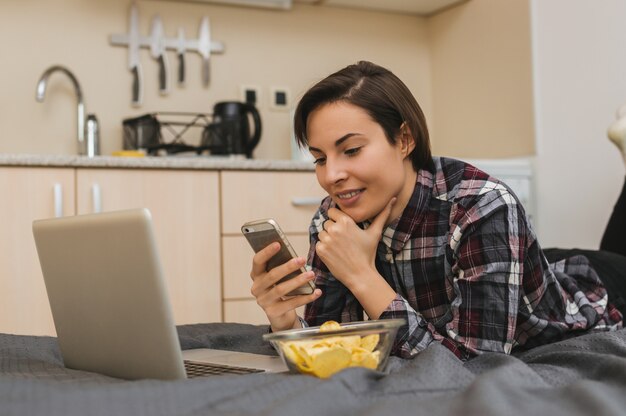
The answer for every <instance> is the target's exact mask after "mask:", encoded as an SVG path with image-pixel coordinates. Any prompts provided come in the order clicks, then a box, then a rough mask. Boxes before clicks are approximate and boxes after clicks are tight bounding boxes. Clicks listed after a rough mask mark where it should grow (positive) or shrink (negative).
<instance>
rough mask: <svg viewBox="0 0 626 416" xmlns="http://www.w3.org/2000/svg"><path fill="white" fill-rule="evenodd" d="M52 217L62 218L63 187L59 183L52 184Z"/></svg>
mask: <svg viewBox="0 0 626 416" xmlns="http://www.w3.org/2000/svg"><path fill="white" fill-rule="evenodd" d="M54 216H55V217H57V218H61V217H62V216H63V186H62V185H61V184H60V183H55V184H54Z"/></svg>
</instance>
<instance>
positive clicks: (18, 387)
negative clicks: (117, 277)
mask: <svg viewBox="0 0 626 416" xmlns="http://www.w3.org/2000/svg"><path fill="white" fill-rule="evenodd" d="M178 331H179V337H180V341H181V345H182V347H183V349H189V348H199V347H212V348H223V349H231V350H238V351H248V352H257V353H266V354H273V353H274V351H273V350H272V349H271V347H269V346H268V345H267V344H266V343H264V342H263V341H262V339H261V334H262V333H263V332H264V331H265V327H260V326H252V325H242V324H202V325H185V326H181V327H179V328H178ZM131 414H132V415H151V416H153V415H168V416H169V415H248V414H263V415H289V416H292V415H297V416H306V415H315V416H319V415H344V414H345V415H405V414H411V415H429V416H436V415H509V414H510V415H521V414H524V415H551V416H556V415H567V416H573V415H598V416H600V415H602V416H604V415H624V414H626V330H622V331H619V332H614V333H595V334H587V335H583V336H580V337H578V338H573V339H570V340H566V341H562V342H560V343H556V344H552V345H546V346H542V347H539V348H536V349H534V350H531V351H527V352H523V353H519V354H516V355H515V356H504V355H500V354H485V355H483V356H480V357H478V358H475V359H473V360H470V361H468V362H465V363H463V362H461V361H459V360H458V359H457V358H456V357H454V355H452V353H450V352H449V351H448V350H447V349H446V348H444V347H442V346H441V345H438V344H436V345H432V346H431V347H429V348H428V349H427V350H426V351H424V352H423V353H421V354H420V355H419V356H418V357H416V358H415V359H413V360H401V359H399V358H395V357H392V358H391V360H390V363H389V368H388V369H387V371H386V372H385V373H380V372H375V371H370V370H366V369H359V368H351V369H347V370H345V371H343V372H341V373H338V374H336V375H335V376H334V377H332V378H331V379H328V380H319V379H316V378H313V377H310V376H305V375H296V374H251V375H245V376H214V377H208V378H198V379H191V380H183V381H155V380H143V381H123V380H118V379H113V378H110V377H105V376H102V375H98V374H93V373H88V372H82V371H75V370H69V369H66V368H64V367H63V361H62V358H61V356H60V353H59V350H58V346H57V343H56V339H55V338H50V337H32V336H17V335H5V334H0V415H63V416H66V415H70V416H73V415H131Z"/></svg>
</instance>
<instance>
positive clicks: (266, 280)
mask: <svg viewBox="0 0 626 416" xmlns="http://www.w3.org/2000/svg"><path fill="white" fill-rule="evenodd" d="M259 253H260V252H259ZM305 263H306V260H305V259H304V258H302V257H296V258H293V259H291V260H289V261H288V262H286V263H283V264H281V265H280V266H276V267H274V268H273V269H272V270H270V271H268V272H266V273H263V274H261V275H257V276H252V275H251V276H252V280H253V283H252V289H251V293H252V295H253V296H254V297H258V296H259V295H260V294H262V293H263V292H265V291H267V290H268V289H270V288H271V287H272V286H274V285H275V284H276V283H278V282H279V281H280V280H281V279H282V278H284V277H285V276H287V275H289V274H291V273H293V272H297V271H299V270H300V269H301V268H302V267H303V266H304V264H305ZM290 280H293V279H290Z"/></svg>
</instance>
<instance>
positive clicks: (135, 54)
mask: <svg viewBox="0 0 626 416" xmlns="http://www.w3.org/2000/svg"><path fill="white" fill-rule="evenodd" d="M139 47H140V45H139V13H138V11H137V3H136V2H134V1H133V2H132V3H131V5H130V23H129V29H128V69H130V72H131V74H132V76H133V81H132V87H131V104H132V105H134V106H140V105H141V101H142V96H143V88H142V74H141V64H140V62H139Z"/></svg>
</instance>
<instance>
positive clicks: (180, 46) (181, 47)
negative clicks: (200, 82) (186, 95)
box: [176, 27, 186, 87]
mask: <svg viewBox="0 0 626 416" xmlns="http://www.w3.org/2000/svg"><path fill="white" fill-rule="evenodd" d="M185 49H186V46H185V29H183V28H182V27H179V28H178V37H177V38H176V55H178V85H179V86H181V87H182V86H184V85H185Z"/></svg>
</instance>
